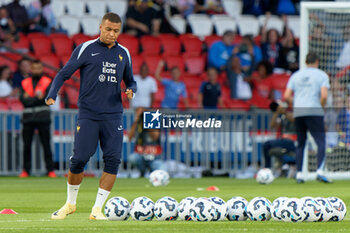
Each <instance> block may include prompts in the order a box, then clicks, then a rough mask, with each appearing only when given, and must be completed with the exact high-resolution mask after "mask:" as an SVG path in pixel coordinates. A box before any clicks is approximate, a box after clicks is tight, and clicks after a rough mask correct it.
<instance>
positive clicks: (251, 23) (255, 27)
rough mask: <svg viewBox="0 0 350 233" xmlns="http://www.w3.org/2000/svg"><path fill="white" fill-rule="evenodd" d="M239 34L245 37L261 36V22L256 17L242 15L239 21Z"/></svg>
mask: <svg viewBox="0 0 350 233" xmlns="http://www.w3.org/2000/svg"><path fill="white" fill-rule="evenodd" d="M237 23H238V29H239V34H240V35H241V36H245V35H253V36H257V35H259V30H260V26H259V21H258V20H257V18H256V17H255V16H254V15H241V16H240V17H239V19H238V20H237Z"/></svg>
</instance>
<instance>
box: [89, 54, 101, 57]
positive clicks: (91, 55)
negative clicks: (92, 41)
mask: <svg viewBox="0 0 350 233" xmlns="http://www.w3.org/2000/svg"><path fill="white" fill-rule="evenodd" d="M99 54H100V53H92V54H91V56H92V57H93V56H96V55H99Z"/></svg>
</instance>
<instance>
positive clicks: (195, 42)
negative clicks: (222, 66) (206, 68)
mask: <svg viewBox="0 0 350 233" xmlns="http://www.w3.org/2000/svg"><path fill="white" fill-rule="evenodd" d="M180 40H181V43H182V45H183V46H184V49H185V52H184V54H183V55H184V56H185V57H186V56H200V55H201V53H202V49H203V43H202V41H201V40H200V39H199V38H198V37H196V36H186V35H183V36H180Z"/></svg>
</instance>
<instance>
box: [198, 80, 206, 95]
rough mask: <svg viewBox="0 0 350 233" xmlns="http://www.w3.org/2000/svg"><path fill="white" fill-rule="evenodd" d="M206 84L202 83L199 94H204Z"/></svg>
mask: <svg viewBox="0 0 350 233" xmlns="http://www.w3.org/2000/svg"><path fill="white" fill-rule="evenodd" d="M204 87H205V82H202V84H201V87H200V88H199V93H203V92H204Z"/></svg>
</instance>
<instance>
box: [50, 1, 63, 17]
mask: <svg viewBox="0 0 350 233" xmlns="http://www.w3.org/2000/svg"><path fill="white" fill-rule="evenodd" d="M51 7H52V9H54V11H55V17H56V18H59V17H62V16H64V15H65V14H66V1H62V0H55V1H51Z"/></svg>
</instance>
